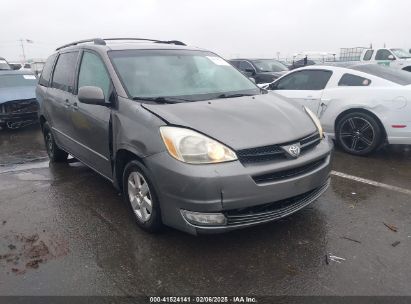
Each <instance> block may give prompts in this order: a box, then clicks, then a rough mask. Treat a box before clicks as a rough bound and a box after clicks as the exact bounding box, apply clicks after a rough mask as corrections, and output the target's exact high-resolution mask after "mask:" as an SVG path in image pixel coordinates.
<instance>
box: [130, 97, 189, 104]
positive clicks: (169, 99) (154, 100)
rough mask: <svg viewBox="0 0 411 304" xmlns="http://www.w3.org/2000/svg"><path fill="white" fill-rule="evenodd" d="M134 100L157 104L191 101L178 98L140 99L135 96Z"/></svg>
mask: <svg viewBox="0 0 411 304" xmlns="http://www.w3.org/2000/svg"><path fill="white" fill-rule="evenodd" d="M132 99H133V100H141V101H153V102H156V103H165V104H167V103H178V102H183V101H190V100H187V99H183V98H178V97H162V96H160V97H139V96H135V97H133V98H132Z"/></svg>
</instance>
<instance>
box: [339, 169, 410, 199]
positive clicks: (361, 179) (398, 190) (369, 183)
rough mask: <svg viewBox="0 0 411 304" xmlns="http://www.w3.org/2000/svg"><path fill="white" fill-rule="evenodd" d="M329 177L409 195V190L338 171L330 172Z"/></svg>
mask: <svg viewBox="0 0 411 304" xmlns="http://www.w3.org/2000/svg"><path fill="white" fill-rule="evenodd" d="M331 175H335V176H339V177H342V178H346V179H350V180H353V181H356V182H359V183H364V184H368V185H371V186H375V187H380V188H384V189H388V190H392V191H396V192H400V193H403V194H408V195H411V190H409V189H405V188H401V187H397V186H391V185H387V184H384V183H380V182H376V181H373V180H370V179H366V178H362V177H358V176H354V175H349V174H345V173H342V172H338V171H331Z"/></svg>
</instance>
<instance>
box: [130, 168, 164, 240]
mask: <svg viewBox="0 0 411 304" xmlns="http://www.w3.org/2000/svg"><path fill="white" fill-rule="evenodd" d="M133 185H134V186H133ZM123 196H124V201H125V202H126V204H127V206H128V207H129V209H130V211H131V214H132V216H133V219H134V220H135V222H136V223H137V225H138V226H140V227H141V228H142V229H143V230H145V231H147V232H151V233H153V232H158V231H160V230H161V229H162V228H163V223H162V221H161V210H160V204H159V201H158V196H157V194H156V192H155V189H154V187H153V183H152V179H151V177H150V174H149V173H148V170H147V169H146V168H145V167H144V165H143V164H141V163H140V162H138V161H136V160H133V161H130V162H129V163H128V164H127V165H126V167H125V168H124V173H123Z"/></svg>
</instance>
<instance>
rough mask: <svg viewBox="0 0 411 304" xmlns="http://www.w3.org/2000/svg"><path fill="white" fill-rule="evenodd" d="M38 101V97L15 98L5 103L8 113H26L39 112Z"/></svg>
mask: <svg viewBox="0 0 411 304" xmlns="http://www.w3.org/2000/svg"><path fill="white" fill-rule="evenodd" d="M37 110H38V103H37V100H36V99H26V100H15V101H10V102H8V103H7V104H6V105H5V112H6V113H7V114H24V113H32V112H37Z"/></svg>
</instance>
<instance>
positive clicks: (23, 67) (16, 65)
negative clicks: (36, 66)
mask: <svg viewBox="0 0 411 304" xmlns="http://www.w3.org/2000/svg"><path fill="white" fill-rule="evenodd" d="M9 65H10V66H11V68H12V69H13V70H24V71H31V65H30V63H21V62H9Z"/></svg>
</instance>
